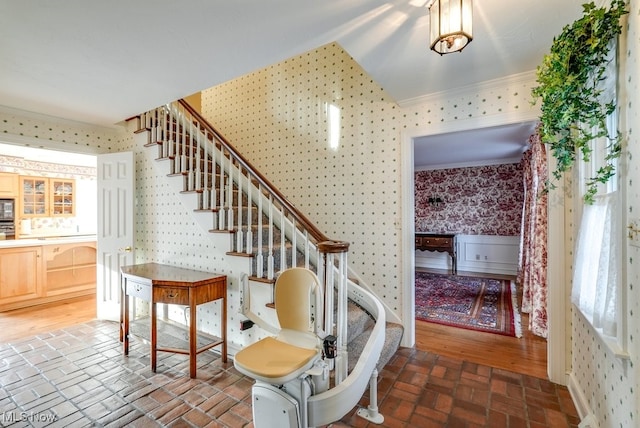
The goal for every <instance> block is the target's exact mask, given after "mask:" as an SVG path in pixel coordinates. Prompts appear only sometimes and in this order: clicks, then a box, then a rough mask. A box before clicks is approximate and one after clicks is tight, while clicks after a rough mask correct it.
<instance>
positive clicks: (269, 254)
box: [267, 195, 275, 279]
mask: <svg viewBox="0 0 640 428" xmlns="http://www.w3.org/2000/svg"><path fill="white" fill-rule="evenodd" d="M267 227H268V228H269V244H268V245H269V248H268V250H267V279H273V278H274V277H275V274H274V271H273V270H274V269H273V263H274V260H273V196H272V195H269V224H268V225H267Z"/></svg>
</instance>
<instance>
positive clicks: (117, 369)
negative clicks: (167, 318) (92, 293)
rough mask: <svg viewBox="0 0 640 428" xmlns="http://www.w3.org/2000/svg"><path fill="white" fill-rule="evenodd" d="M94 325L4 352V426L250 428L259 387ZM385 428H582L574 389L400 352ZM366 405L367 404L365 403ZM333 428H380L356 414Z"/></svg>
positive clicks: (217, 365)
mask: <svg viewBox="0 0 640 428" xmlns="http://www.w3.org/2000/svg"><path fill="white" fill-rule="evenodd" d="M147 351H148V346H147V345H145V344H143V343H141V342H139V341H136V340H133V341H132V344H131V347H130V351H129V356H128V357H124V356H123V355H122V352H121V343H120V342H119V341H118V326H117V324H116V323H110V322H101V321H92V322H89V323H85V324H80V325H77V326H74V327H70V328H67V329H64V330H58V331H54V332H51V333H47V334H41V335H39V336H36V337H33V338H29V339H26V340H20V341H16V342H13V343H9V344H0V386H1V389H0V426H8V425H11V426H12V427H14V426H15V427H29V426H33V427H44V426H51V427H85V426H104V427H122V426H133V427H155V426H168V427H252V426H253V422H252V420H251V384H252V381H251V380H250V379H248V378H246V377H244V376H242V375H241V374H240V373H238V372H237V371H236V370H235V369H234V368H233V363H231V362H229V363H226V364H223V363H222V362H221V361H220V359H219V358H217V357H216V356H215V355H214V354H213V353H209V352H205V353H203V354H200V355H199V356H198V378H197V379H190V378H189V376H188V372H189V364H188V360H187V357H186V356H184V355H174V354H169V353H162V352H161V353H159V354H158V370H157V373H152V372H151V370H150V369H149V357H148V352H147ZM378 391H379V392H378V397H379V408H380V412H381V413H382V414H383V415H384V418H385V420H384V423H383V425H382V426H385V427H452V428H453V427H461V428H481V427H486V428H488V427H491V428H496V427H497V428H500V427H505V428H516V427H527V428H542V427H554V428H556V427H558V428H560V427H577V425H578V422H579V420H578V416H577V413H576V410H575V408H574V406H573V403H572V402H571V398H570V396H569V394H568V392H567V389H566V388H564V387H562V386H559V385H555V384H553V383H551V382H549V381H546V380H544V379H538V378H534V377H531V376H526V375H521V374H517V373H511V372H508V371H505V370H500V369H495V368H491V367H487V366H481V365H477V364H471V363H468V362H464V361H459V360H454V359H451V358H445V357H441V356H438V355H434V354H430V353H427V352H422V351H417V350H415V349H408V348H401V349H400V350H399V351H398V352H397V353H396V354H395V355H394V357H393V358H392V359H391V361H390V362H389V364H387V366H386V367H385V368H384V369H383V371H382V373H380V378H379V385H378ZM361 405H362V406H366V405H368V398H367V395H365V397H363V398H362V400H361ZM355 411H356V409H354V410H352V411H351V412H350V413H349V414H347V415H346V416H345V417H344V418H342V420H341V421H338V422H335V423H334V424H332V426H334V427H351V426H353V427H375V426H380V425H374V424H370V423H368V422H367V421H365V420H364V419H361V418H359V417H358V416H356V415H355Z"/></svg>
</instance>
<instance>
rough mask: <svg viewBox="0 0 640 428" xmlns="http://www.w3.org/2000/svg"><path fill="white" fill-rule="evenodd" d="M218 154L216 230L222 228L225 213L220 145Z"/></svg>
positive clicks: (222, 154) (222, 152) (222, 161)
mask: <svg viewBox="0 0 640 428" xmlns="http://www.w3.org/2000/svg"><path fill="white" fill-rule="evenodd" d="M218 153H219V154H220V159H219V160H218V166H219V168H220V175H219V180H220V182H219V186H218V192H219V195H218V230H224V225H225V218H224V214H225V210H224V194H225V193H224V191H225V189H226V187H225V186H226V182H225V179H224V147H222V146H220V151H219V152H218Z"/></svg>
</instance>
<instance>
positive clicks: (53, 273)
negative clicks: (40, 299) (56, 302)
mask: <svg viewBox="0 0 640 428" xmlns="http://www.w3.org/2000/svg"><path fill="white" fill-rule="evenodd" d="M44 260H45V263H46V266H45V275H46V281H45V282H46V290H47V291H46V293H47V297H54V296H59V295H63V294H64V295H68V294H69V293H76V294H87V293H93V292H95V288H96V243H95V242H83V243H77V244H62V245H47V246H45V247H44Z"/></svg>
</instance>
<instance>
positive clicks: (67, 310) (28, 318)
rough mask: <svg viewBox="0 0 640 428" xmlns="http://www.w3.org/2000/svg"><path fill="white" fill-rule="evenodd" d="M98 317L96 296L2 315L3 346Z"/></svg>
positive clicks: (0, 340) (0, 325) (0, 330)
mask: <svg viewBox="0 0 640 428" xmlns="http://www.w3.org/2000/svg"><path fill="white" fill-rule="evenodd" d="M95 317H96V297H95V295H90V296H83V297H77V298H75V299H70V300H65V301H63V302H56V303H49V304H46V305H38V306H32V307H30V308H23V309H15V310H13V311H8V312H0V343H6V342H9V341H14V340H16V339H22V338H25V337H30V336H36V335H38V334H42V333H45V332H48V331H53V330H58V329H61V328H64V327H69V326H72V325H75V324H80V323H83V322H87V321H90V320H92V319H95Z"/></svg>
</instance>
